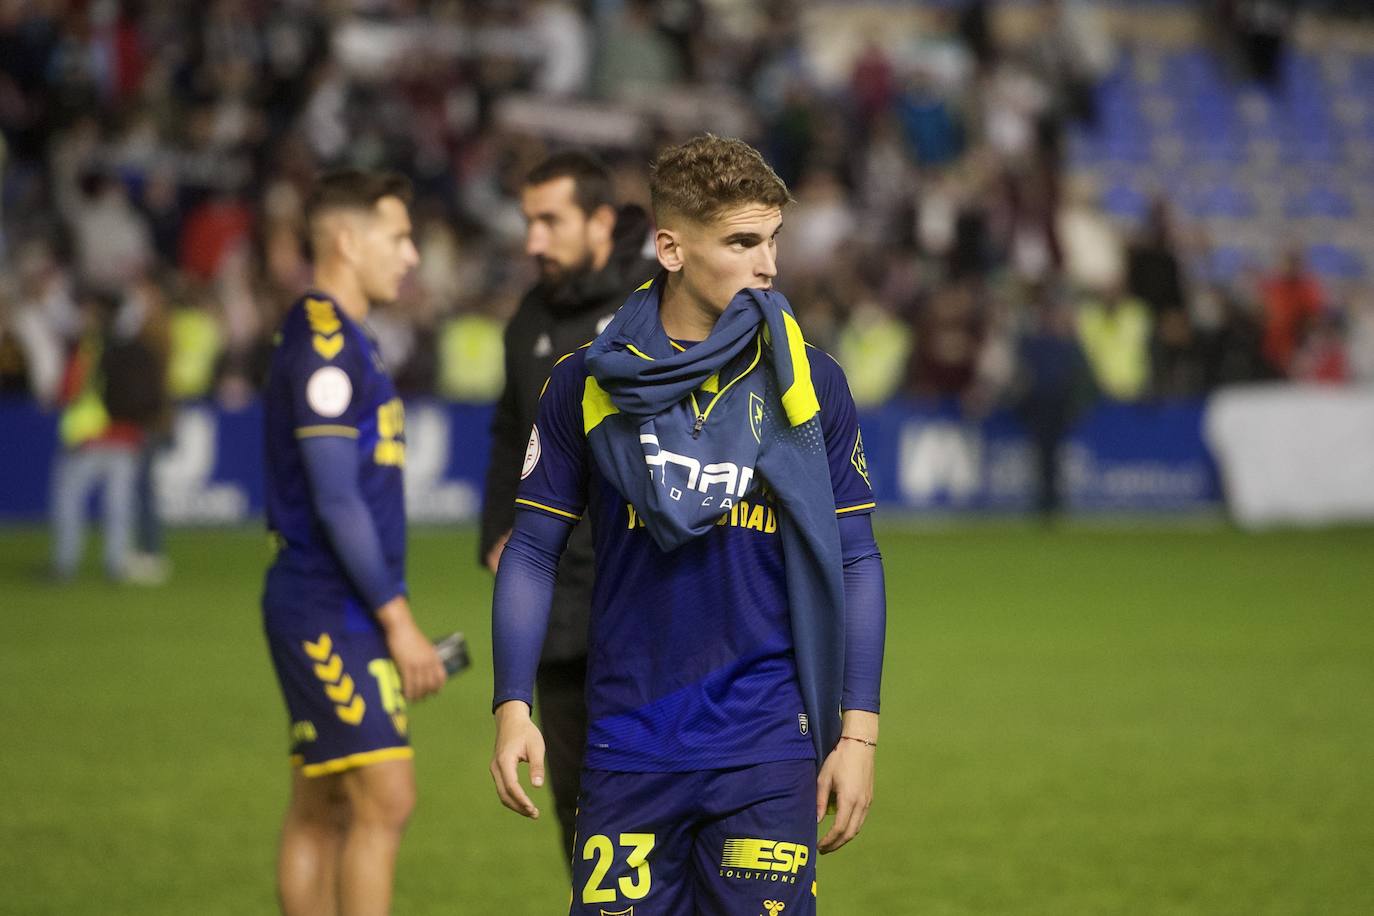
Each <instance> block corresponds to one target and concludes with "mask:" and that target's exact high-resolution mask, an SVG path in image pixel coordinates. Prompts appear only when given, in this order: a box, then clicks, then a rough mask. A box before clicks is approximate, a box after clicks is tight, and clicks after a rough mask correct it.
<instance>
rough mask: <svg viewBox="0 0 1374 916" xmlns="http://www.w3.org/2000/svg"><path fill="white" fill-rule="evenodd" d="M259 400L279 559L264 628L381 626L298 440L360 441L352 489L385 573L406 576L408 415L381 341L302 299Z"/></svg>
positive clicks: (336, 311)
mask: <svg viewBox="0 0 1374 916" xmlns="http://www.w3.org/2000/svg"><path fill="white" fill-rule="evenodd" d="M279 336H280V339H279V341H278V344H277V348H276V351H275V353H273V355H272V369H271V375H270V376H269V378H268V382H267V390H266V392H265V394H264V397H263V404H264V420H265V426H266V435H265V447H266V453H267V455H266V467H267V526H268V528H269V529H270V530H271V532H272V534H273V536H274V540H275V541H276V543H277V556H276V559H275V561H274V562H273V564H272V567H271V568H270V569H269V570H268V571H267V584H266V588H265V590H264V592H263V599H262V604H263V614H264V617H265V621H264V622H265V625H266V627H267V629H268V630H270V631H273V632H279V633H289V634H294V635H303V636H311V637H312V638H313V637H314V636H315V635H317V634H319V633H322V632H338V631H343V632H349V631H352V632H358V631H361V630H369V629H372V628H374V627H376V626H377V624H376V621H375V620H374V618H373V616H372V613H371V611H372V610H374V609H373V608H367V607H365V606H364V605H365V602H364V601H363V600H362V596H361V595H359V594H358V592H357V590H356V589H355V588H354V587H353V585H352V583H351V582H350V581H349V578H348V575H347V573H346V572H345V570H344V567H343V565H342V564H341V563H340V561H339V559H338V557H337V556H336V555H335V553H334V550H333V548H332V547H331V546H330V543H329V538H328V536H327V535H326V533H325V530H324V528H323V527H322V526H321V524H320V521H319V519H318V518H317V517H316V514H315V509H314V505H313V503H312V500H311V490H310V481H309V479H308V478H307V476H306V470H305V466H304V464H303V461H302V457H301V450H300V441H301V440H302V439H305V438H308V437H311V436H344V437H347V438H351V439H356V440H357V447H358V452H359V476H358V489H359V492H360V493H361V495H362V498H363V501H364V502H365V503H366V505H367V509H368V512H369V514H370V515H371V517H372V521H373V524H374V525H375V526H376V529H377V535H378V538H379V539H380V541H381V547H382V553H383V555H384V557H385V560H386V564H387V567H388V569H390V571H391V572H392V574H393V575H394V576H395V578H396V580H397V581H403V580H404V577H405V552H406V530H405V497H404V492H403V489H402V481H401V476H402V466H403V465H404V464H405V412H404V408H403V407H402V406H401V401H400V399H399V398H398V397H396V389H395V388H394V387H393V386H392V383H391V378H390V377H389V376H388V375H387V372H386V369H385V367H383V365H382V361H381V357H380V355H379V354H378V352H377V346H376V344H375V343H374V342H373V341H372V339H371V337H370V336H369V335H368V334H367V332H366V331H364V330H363V328H362V327H361V326H360V325H358V324H357V323H356V322H354V321H353V320H351V319H350V318H349V317H348V316H347V315H346V314H344V312H343V310H342V309H340V308H339V307H338V305H337V304H336V303H335V302H334V301H333V300H332V299H330V298H329V297H328V296H326V295H323V294H321V293H318V292H311V293H308V294H307V295H305V296H303V297H302V298H301V299H300V300H299V301H297V302H296V304H295V305H293V306H292V307H291V310H290V311H289V312H288V313H287V315H286V318H285V320H284V321H283V322H282V326H281V331H280V335H279Z"/></svg>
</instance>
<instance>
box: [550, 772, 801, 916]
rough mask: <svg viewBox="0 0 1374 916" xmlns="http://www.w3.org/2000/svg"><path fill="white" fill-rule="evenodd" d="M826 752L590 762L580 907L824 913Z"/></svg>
mask: <svg viewBox="0 0 1374 916" xmlns="http://www.w3.org/2000/svg"><path fill="white" fill-rule="evenodd" d="M815 852H816V763H815V761H814V760H786V761H782V762H779V763H761V764H756V765H754V766H748V767H739V768H736V769H731V770H701V771H697V772H691V773H611V772H606V771H604V770H584V771H583V773H582V792H581V795H580V796H579V799H578V812H577V842H576V844H575V846H574V849H573V863H572V865H573V887H572V907H571V909H570V911H569V912H570V914H571V916H697V914H707V916H813V914H814V913H815V912H816V883H815V877H816V865H815V858H816V856H815Z"/></svg>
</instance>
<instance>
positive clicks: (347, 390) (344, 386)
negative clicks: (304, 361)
mask: <svg viewBox="0 0 1374 916" xmlns="http://www.w3.org/2000/svg"><path fill="white" fill-rule="evenodd" d="M352 400H353V383H352V382H350V381H349V380H348V373H347V372H345V371H343V370H342V369H340V368H339V367H338V366H325V367H323V368H321V369H316V370H315V373H314V375H312V376H310V379H309V380H308V381H307V382H306V383H305V402H306V403H307V404H309V405H310V409H311V410H313V411H315V413H317V414H319V415H320V416H322V417H328V418H330V419H333V418H334V417H337V416H340V415H341V414H343V412H344V411H345V410H347V409H348V404H349V402H350V401H352Z"/></svg>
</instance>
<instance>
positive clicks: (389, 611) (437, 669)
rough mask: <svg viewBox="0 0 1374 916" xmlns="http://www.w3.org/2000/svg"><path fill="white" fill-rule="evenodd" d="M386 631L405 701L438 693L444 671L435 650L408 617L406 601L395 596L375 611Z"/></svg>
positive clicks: (421, 698) (388, 646) (407, 603)
mask: <svg viewBox="0 0 1374 916" xmlns="http://www.w3.org/2000/svg"><path fill="white" fill-rule="evenodd" d="M377 619H378V620H379V621H381V623H382V629H383V631H384V632H385V633H386V647H387V649H388V651H390V652H391V660H392V661H394V662H395V663H396V670H397V672H399V673H400V675H401V691H402V692H403V693H404V694H405V698H406V702H407V703H414V702H415V701H417V700H423V699H424V698H425V697H427V696H430V695H431V694H435V693H438V692H439V688H440V687H442V686H444V681H445V680H446V679H447V678H446V673H445V671H444V663H443V661H442V660H441V659H440V658H439V651H438V650H437V649H435V648H434V644H433V643H432V642H430V641H429V638H428V637H427V636H425V634H424V633H422V632H420V628H419V627H418V626H416V624H415V619H414V618H413V617H411V616H410V603H409V602H408V601H407V600H406V598H405V596H403V595H397V596H396V597H395V598H393V599H391V600H390V601H388V602H387V603H386V604H385V605H384V606H383V607H382V608H381V610H379V611H378V612H377Z"/></svg>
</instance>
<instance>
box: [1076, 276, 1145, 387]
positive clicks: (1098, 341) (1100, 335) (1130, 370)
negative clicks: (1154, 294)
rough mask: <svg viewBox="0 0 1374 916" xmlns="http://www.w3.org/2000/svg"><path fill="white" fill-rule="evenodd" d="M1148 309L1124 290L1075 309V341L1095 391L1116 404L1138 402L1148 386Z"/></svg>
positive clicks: (1112, 292) (1117, 290)
mask: <svg viewBox="0 0 1374 916" xmlns="http://www.w3.org/2000/svg"><path fill="white" fill-rule="evenodd" d="M1153 323H1154V322H1153V319H1152V318H1151V317H1150V309H1149V307H1148V306H1146V305H1145V303H1144V302H1141V301H1140V300H1139V299H1137V298H1135V297H1133V296H1131V295H1130V294H1129V293H1127V292H1126V291H1125V290H1124V289H1123V288H1121V287H1119V286H1118V287H1116V288H1114V289H1111V290H1109V291H1108V292H1107V293H1106V294H1105V295H1103V296H1101V297H1093V298H1089V299H1088V300H1087V301H1085V302H1082V303H1080V305H1079V308H1078V340H1079V343H1080V344H1082V346H1083V352H1084V354H1086V355H1087V357H1088V364H1089V365H1090V366H1091V367H1092V370H1093V378H1094V379H1095V380H1096V381H1097V386H1098V388H1100V389H1101V391H1102V393H1103V394H1105V395H1106V396H1107V397H1109V398H1112V399H1113V400H1117V401H1138V400H1140V399H1141V398H1143V397H1145V395H1146V394H1147V393H1148V389H1149V384H1150V335H1151V333H1152V330H1153Z"/></svg>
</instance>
